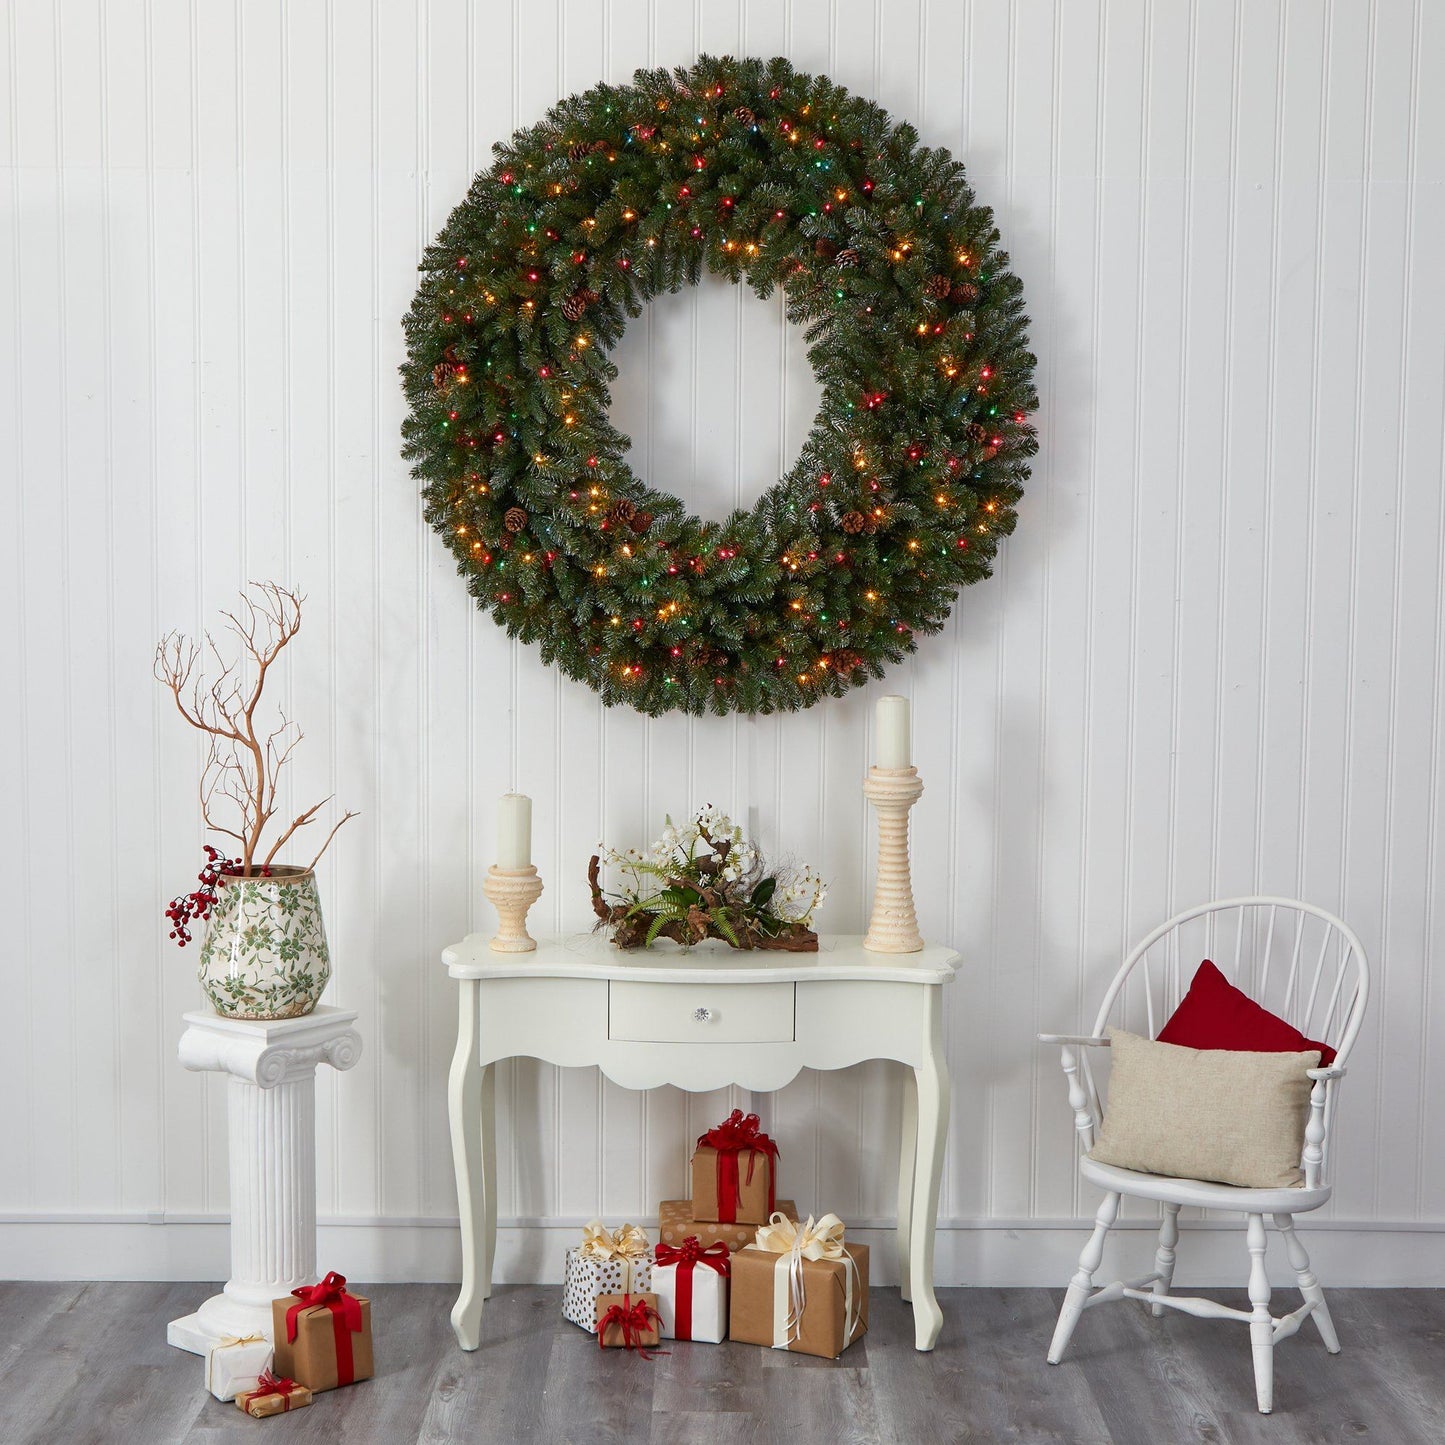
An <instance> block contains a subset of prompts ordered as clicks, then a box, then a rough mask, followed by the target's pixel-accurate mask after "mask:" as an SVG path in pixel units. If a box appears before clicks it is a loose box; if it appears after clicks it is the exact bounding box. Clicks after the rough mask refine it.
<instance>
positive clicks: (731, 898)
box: [587, 803, 828, 953]
mask: <svg viewBox="0 0 1445 1445" xmlns="http://www.w3.org/2000/svg"><path fill="white" fill-rule="evenodd" d="M665 821H666V826H665V827H664V828H663V830H662V836H661V837H660V838H658V840H657V841H656V842H655V843H653V845H652V846H651V847H650V848H649V849H647V851H646V852H642V851H640V850H639V849H636V848H629V849H627V850H626V851H625V852H618V851H617V850H616V849H611V848H606V847H601V846H599V848H598V850H597V852H596V853H594V854H593V855H592V861H591V862H590V863H589V864H588V867H587V882H588V885H589V886H590V888H591V890H592V909H593V912H595V913H596V914H597V917H598V919H599V920H600V921H599V923H598V927H599V928H602V927H607V928H611V930H612V941H613V943H615V944H616V945H617V946H618V948H649V947H651V945H652V944H653V943H655V942H656V941H657V940H658V939H659V938H670V939H671V940H672V941H673V942H674V943H680V944H682V945H683V946H684V947H691V946H692V945H693V944H696V943H702V942H703V941H704V940H705V939H709V938H719V939H721V940H722V941H723V942H724V943H726V944H728V945H729V946H730V947H732V948H743V949H751V948H765V949H785V950H788V951H791V952H795V953H814V952H816V951H817V948H818V935H817V934H816V933H814V932H813V931H812V929H811V927H810V926H809V925H810V924H811V923H812V921H813V914H814V913H815V912H816V911H817V909H818V907H819V905H820V904H821V903H822V902H823V900H824V899H825V898H826V897H827V896H828V885H827V884H826V883H824V882H823V880H822V878H821V877H819V876H818V874H817V873H816V872H814V870H813V869H812V868H811V867H806V866H805V867H802V868H791V867H790V868H771V867H769V866H768V864H767V862H766V860H765V859H764V858H763V855H762V854H761V853H760V852H759V850H758V848H757V845H756V844H754V843H753V842H751V841H750V840H749V839H747V838H745V837H743V830H742V829H741V828H740V827H737V826H736V825H735V824H734V823H733V821H732V819H731V818H729V817H728V816H727V814H726V813H723V812H722V811H720V810H719V809H717V808H714V807H713V806H712V804H711V803H709V804H708V805H707V806H706V807H705V808H703V809H701V811H699V812H698V814H697V816H696V817H694V818H693V820H692V821H691V822H690V823H687V824H685V825H684V826H683V827H681V828H679V827H678V826H677V825H676V824H674V823H673V821H672V819H671V818H670V817H669V818H667V819H666V820H665ZM604 863H605V864H606V865H607V866H608V867H610V868H614V869H616V870H617V872H618V873H619V874H620V876H621V885H620V887H619V888H618V890H617V891H616V892H615V893H612V894H607V893H604V892H603V889H602V883H601V872H602V866H603V864H604Z"/></svg>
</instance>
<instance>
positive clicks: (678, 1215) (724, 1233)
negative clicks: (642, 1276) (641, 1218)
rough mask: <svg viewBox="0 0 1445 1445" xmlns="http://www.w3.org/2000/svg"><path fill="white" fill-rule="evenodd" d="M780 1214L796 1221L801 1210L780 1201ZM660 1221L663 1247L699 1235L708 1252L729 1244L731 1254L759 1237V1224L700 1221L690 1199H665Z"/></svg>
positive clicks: (658, 1212) (787, 1200)
mask: <svg viewBox="0 0 1445 1445" xmlns="http://www.w3.org/2000/svg"><path fill="white" fill-rule="evenodd" d="M776 1212H777V1213H778V1214H783V1215H786V1216H787V1217H788V1218H789V1219H796V1218H797V1217H798V1206H797V1205H796V1204H794V1203H793V1201H792V1200H791V1199H780V1200H778V1208H777V1211H776ZM657 1218H658V1238H659V1239H660V1240H661V1242H662V1243H663V1244H671V1245H680V1244H681V1243H682V1242H683V1240H685V1239H686V1238H688V1236H689V1235H696V1236H697V1238H698V1240H699V1241H700V1242H701V1243H702V1245H703V1246H704V1248H706V1246H708V1245H710V1244H725V1245H727V1247H728V1248H729V1249H730V1250H739V1249H742V1248H743V1247H744V1246H745V1245H749V1244H751V1243H752V1242H753V1240H754V1239H755V1238H756V1237H757V1233H758V1227H757V1225H756V1224H720V1223H718V1222H717V1221H715V1220H707V1219H697V1218H695V1217H694V1216H693V1212H692V1200H690V1199H664V1200H663V1201H662V1203H661V1204H659V1205H658V1206H657Z"/></svg>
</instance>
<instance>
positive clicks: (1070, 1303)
mask: <svg viewBox="0 0 1445 1445" xmlns="http://www.w3.org/2000/svg"><path fill="white" fill-rule="evenodd" d="M1118 1217H1119V1196H1118V1195H1117V1194H1106V1195H1105V1196H1104V1202H1103V1203H1102V1204H1100V1205H1099V1212H1098V1213H1097V1214H1096V1215H1095V1216H1094V1232H1093V1233H1092V1234H1091V1235H1090V1236H1089V1242H1088V1243H1087V1244H1086V1245H1085V1246H1084V1249H1083V1253H1081V1254H1080V1255H1079V1267H1078V1269H1077V1270H1076V1271H1075V1272H1074V1277H1073V1279H1071V1280H1070V1281H1069V1290H1068V1293H1067V1294H1066V1295H1065V1296H1064V1305H1063V1308H1062V1309H1061V1310H1060V1311H1059V1322H1058V1324H1056V1325H1055V1326H1054V1338H1053V1340H1052V1341H1051V1342H1050V1344H1049V1364H1051V1365H1057V1364H1058V1363H1059V1361H1060V1360H1061V1359H1063V1357H1064V1350H1065V1349H1067V1348H1068V1344H1069V1336H1070V1335H1072V1334H1073V1333H1074V1326H1075V1325H1076V1324H1078V1322H1079V1316H1080V1315H1081V1314H1083V1312H1084V1301H1085V1300H1086V1299H1088V1297H1089V1294H1090V1292H1091V1291H1092V1290H1093V1288H1094V1271H1095V1270H1096V1269H1098V1267H1099V1264H1100V1262H1101V1261H1102V1260H1103V1258H1104V1239H1105V1236H1106V1235H1107V1234H1108V1233H1109V1230H1110V1228H1111V1227H1112V1225H1113V1223H1114V1221H1115V1220H1116V1219H1117V1218H1118Z"/></svg>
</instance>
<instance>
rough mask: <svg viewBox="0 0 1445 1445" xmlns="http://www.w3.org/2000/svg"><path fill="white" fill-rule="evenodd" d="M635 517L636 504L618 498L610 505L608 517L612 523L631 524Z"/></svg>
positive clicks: (624, 498) (623, 498)
mask: <svg viewBox="0 0 1445 1445" xmlns="http://www.w3.org/2000/svg"><path fill="white" fill-rule="evenodd" d="M636 515H637V504H636V503H635V502H629V501H628V500H627V498H626V497H619V498H618V499H617V500H616V501H615V502H613V504H612V510H611V511H610V512H609V513H608V516H609V517H610V518H611V519H612V521H614V522H629V523H630V522H631V521H632V519H633V518H634V517H635V516H636Z"/></svg>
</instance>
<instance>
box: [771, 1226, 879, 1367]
mask: <svg viewBox="0 0 1445 1445" xmlns="http://www.w3.org/2000/svg"><path fill="white" fill-rule="evenodd" d="M754 1246H755V1247H756V1248H758V1249H765V1250H767V1251H768V1252H769V1253H771V1254H776V1255H777V1256H778V1263H777V1267H776V1268H775V1269H774V1271H773V1348H774V1349H775V1350H786V1349H787V1348H788V1345H789V1344H790V1343H791V1342H792V1341H793V1340H796V1339H797V1338H798V1336H799V1335H800V1334H801V1333H802V1330H803V1311H804V1309H805V1308H806V1306H807V1301H808V1292H807V1287H806V1284H805V1282H804V1279H803V1261H804V1260H805V1259H813V1260H817V1259H836V1260H841V1261H842V1263H843V1298H844V1304H843V1344H844V1346H845V1348H846V1346H847V1345H848V1343H849V1341H851V1340H852V1338H853V1332H854V1330H855V1329H856V1328H857V1326H858V1320H859V1317H860V1314H861V1309H860V1307H859V1305H858V1303H857V1300H856V1299H855V1295H856V1294H860V1293H861V1290H862V1282H861V1281H860V1280H859V1279H858V1267H857V1265H855V1264H854V1262H853V1256H852V1255H850V1254H849V1253H847V1251H846V1250H845V1249H844V1248H843V1221H842V1220H841V1219H839V1218H838V1216H837V1215H836V1214H825V1215H824V1216H823V1217H822V1218H821V1219H820V1220H818V1221H817V1222H816V1223H815V1222H814V1220H813V1216H812V1215H811V1214H810V1215H809V1216H808V1218H807V1221H806V1223H803V1224H799V1223H798V1222H797V1221H796V1220H794V1219H789V1218H788V1217H787V1215H785V1214H783V1213H781V1212H780V1211H778V1210H774V1211H773V1214H772V1217H771V1218H770V1219H769V1220H768V1222H767V1223H766V1224H764V1225H761V1226H759V1228H758V1233H757V1238H756V1239H755V1240H754Z"/></svg>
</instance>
